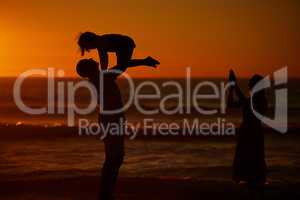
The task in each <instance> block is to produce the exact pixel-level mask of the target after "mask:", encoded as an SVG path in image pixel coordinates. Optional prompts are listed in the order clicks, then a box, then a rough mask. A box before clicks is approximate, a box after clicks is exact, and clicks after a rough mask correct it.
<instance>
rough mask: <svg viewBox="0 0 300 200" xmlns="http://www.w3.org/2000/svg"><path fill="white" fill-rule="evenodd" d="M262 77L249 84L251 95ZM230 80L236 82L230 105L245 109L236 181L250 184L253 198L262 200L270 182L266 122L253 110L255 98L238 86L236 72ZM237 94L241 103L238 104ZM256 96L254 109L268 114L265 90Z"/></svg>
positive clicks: (235, 169)
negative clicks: (235, 99)
mask: <svg viewBox="0 0 300 200" xmlns="http://www.w3.org/2000/svg"><path fill="white" fill-rule="evenodd" d="M262 79H263V77H262V76H260V75H254V76H253V77H252V78H251V79H250V80H249V83H248V88H249V91H250V94H251V92H253V91H252V89H253V87H254V86H255V85H256V84H257V83H258V82H259V81H260V80H262ZM229 80H230V81H233V82H234V83H235V85H234V86H232V87H231V88H230V90H229V96H228V106H229V107H242V112H243V120H242V123H241V126H240V129H239V131H238V134H237V145H236V151H235V158H234V163H233V179H234V180H235V181H237V182H246V183H247V185H248V189H249V194H250V198H251V199H261V198H262V197H263V189H264V184H265V181H266V170H267V166H266V162H265V151H264V135H263V132H262V123H261V121H260V120H259V119H258V118H257V117H256V116H255V115H254V113H253V111H252V109H251V99H250V97H249V98H248V97H246V96H245V95H244V94H243V93H242V91H241V90H240V88H239V86H238V84H237V83H236V78H235V74H234V72H233V71H232V70H231V71H230V75H229ZM234 93H236V96H237V97H238V101H234V96H233V95H234ZM251 95H252V102H253V107H254V109H255V110H256V111H258V112H259V113H260V114H264V113H266V110H267V99H266V96H265V91H264V90H261V91H259V92H256V93H255V94H251Z"/></svg>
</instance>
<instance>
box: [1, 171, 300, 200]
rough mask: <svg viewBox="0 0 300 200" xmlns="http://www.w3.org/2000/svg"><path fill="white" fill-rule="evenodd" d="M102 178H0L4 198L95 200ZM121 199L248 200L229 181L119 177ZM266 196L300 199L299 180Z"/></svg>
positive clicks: (274, 186)
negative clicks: (4, 179) (9, 179)
mask: <svg viewBox="0 0 300 200" xmlns="http://www.w3.org/2000/svg"><path fill="white" fill-rule="evenodd" d="M98 188H99V177H95V176H93V177H92V176H91V177H77V178H76V177H73V178H56V179H51V180H49V179H47V180H46V179H39V180H26V181H25V180H14V181H3V180H0V194H1V196H0V199H1V200H50V199H51V200H71V199H72V200H94V199H97V193H98ZM116 193H117V196H116V197H117V199H120V200H137V199H143V200H150V199H153V200H159V199H168V200H169V199H178V200H179V199H185V200H188V199H193V200H199V199H209V200H214V199H216V200H217V199H218V200H220V199H247V191H246V188H245V186H243V185H237V184H235V183H233V182H230V181H228V182H227V181H219V182H217V181H208V180H207V181H205V180H202V181H201V180H198V181H196V180H190V179H186V180H184V179H182V180H176V179H172V178H168V179H160V178H120V180H119V183H118V186H117V190H116ZM265 196H266V198H265V199H278V200H279V199H282V200H289V199H293V200H299V199H300V183H287V182H286V183H279V182H277V183H272V184H270V185H268V186H266V192H265Z"/></svg>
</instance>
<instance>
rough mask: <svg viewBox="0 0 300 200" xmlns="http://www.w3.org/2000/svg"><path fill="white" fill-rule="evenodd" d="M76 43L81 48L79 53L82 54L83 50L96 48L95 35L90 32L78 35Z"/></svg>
mask: <svg viewBox="0 0 300 200" xmlns="http://www.w3.org/2000/svg"><path fill="white" fill-rule="evenodd" d="M78 45H79V47H80V50H81V54H82V55H84V52H85V51H89V50H90V49H95V48H97V35H96V34H95V33H92V32H85V33H82V34H81V35H80V36H79V39H78Z"/></svg>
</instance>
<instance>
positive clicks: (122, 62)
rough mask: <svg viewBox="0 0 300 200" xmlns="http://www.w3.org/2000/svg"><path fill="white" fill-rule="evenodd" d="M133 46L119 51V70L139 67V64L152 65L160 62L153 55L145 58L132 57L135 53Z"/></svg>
mask: <svg viewBox="0 0 300 200" xmlns="http://www.w3.org/2000/svg"><path fill="white" fill-rule="evenodd" d="M133 50H134V49H133V48H130V49H126V50H123V51H120V52H117V66H118V69H119V70H122V71H125V70H126V69H127V67H137V66H151V67H155V65H157V64H159V62H158V61H156V60H155V59H153V58H151V57H147V58H144V59H131V58H132V54H133Z"/></svg>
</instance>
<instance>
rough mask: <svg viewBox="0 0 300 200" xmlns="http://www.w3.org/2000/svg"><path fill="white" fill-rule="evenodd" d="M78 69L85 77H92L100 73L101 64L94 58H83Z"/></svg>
mask: <svg viewBox="0 0 300 200" xmlns="http://www.w3.org/2000/svg"><path fill="white" fill-rule="evenodd" d="M76 71H77V74H78V75H79V76H81V77H83V78H92V77H93V76H95V75H97V74H98V73H99V64H98V63H97V62H96V61H94V60H93V59H82V60H80V61H79V62H78V64H77V66H76Z"/></svg>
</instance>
